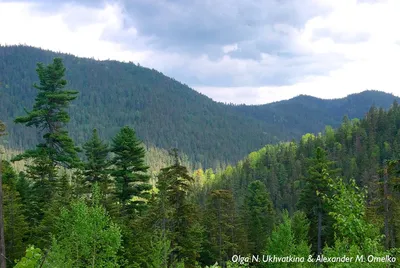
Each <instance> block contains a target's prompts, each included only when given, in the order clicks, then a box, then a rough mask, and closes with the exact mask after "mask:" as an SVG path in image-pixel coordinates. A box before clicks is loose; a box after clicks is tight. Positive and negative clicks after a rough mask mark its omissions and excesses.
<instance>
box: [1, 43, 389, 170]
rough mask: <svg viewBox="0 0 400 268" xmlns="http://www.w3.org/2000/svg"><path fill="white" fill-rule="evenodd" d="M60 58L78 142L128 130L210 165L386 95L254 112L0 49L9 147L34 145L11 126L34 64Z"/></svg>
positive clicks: (80, 61) (119, 66) (140, 78)
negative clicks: (73, 95)
mask: <svg viewBox="0 0 400 268" xmlns="http://www.w3.org/2000/svg"><path fill="white" fill-rule="evenodd" d="M54 57H61V58H63V60H64V63H65V66H66V68H67V80H68V82H69V84H68V87H69V88H71V89H75V90H78V91H79V92H80V94H79V97H78V99H77V100H76V101H74V102H73V106H72V107H71V109H70V111H69V112H70V115H71V122H70V124H69V129H70V130H73V131H71V133H72V137H73V138H74V139H75V141H76V142H77V143H78V144H82V143H83V141H85V140H86V139H87V137H88V135H89V134H90V133H91V130H92V128H94V127H96V128H98V129H99V132H100V134H101V135H102V136H103V137H105V138H110V137H111V136H113V135H114V134H115V133H116V132H117V130H118V129H119V128H120V127H122V126H124V125H131V126H133V127H134V128H135V129H136V131H137V133H138V136H139V137H140V138H141V139H142V140H143V141H144V142H145V143H146V144H148V145H150V146H156V147H160V148H170V147H174V146H177V147H178V148H179V149H180V150H181V151H183V152H184V153H186V154H187V155H188V156H189V158H190V160H191V161H196V162H201V163H202V164H203V165H204V166H206V167H207V166H217V165H219V161H222V162H225V161H228V162H234V161H237V160H239V159H241V158H242V157H243V156H244V155H246V154H247V153H249V152H251V151H253V150H255V149H257V148H260V147H261V146H263V145H265V144H267V143H274V142H277V141H279V140H289V139H292V138H299V137H300V136H301V135H302V134H303V133H305V132H317V131H320V130H321V129H322V128H323V126H325V125H327V124H330V125H333V126H337V125H339V124H340V122H341V119H342V117H343V115H344V114H346V113H347V114H349V116H350V117H359V116H362V115H363V114H364V113H366V112H367V111H368V109H369V107H370V106H371V105H372V104H375V105H376V106H380V107H384V108H388V107H389V106H390V104H391V103H392V102H393V100H394V99H395V97H394V96H392V95H389V94H385V93H381V92H364V93H361V94H358V95H352V96H349V97H348V98H345V99H341V100H320V99H316V98H312V97H307V96H299V97H297V98H294V99H292V100H288V101H282V102H277V103H273V104H267V105H260V106H243V105H241V106H236V105H235V106H232V105H225V104H221V103H217V102H215V101H213V100H211V99H210V98H208V97H206V96H204V95H202V94H200V93H198V92H196V91H194V90H192V89H191V88H189V87H188V86H186V85H183V84H181V83H179V82H178V81H176V80H174V79H172V78H169V77H166V76H164V75H163V74H162V73H160V72H158V71H156V70H151V69H148V68H144V67H140V66H136V65H135V64H133V63H121V62H116V61H96V60H93V59H84V58H78V57H75V56H72V55H67V54H60V53H55V52H51V51H45V50H41V49H37V48H33V47H26V46H11V47H0V83H1V84H0V119H1V120H3V121H5V122H6V123H7V125H8V131H9V134H10V135H9V136H8V142H9V146H10V147H11V148H16V149H19V148H27V147H29V146H32V145H33V144H35V143H36V142H37V134H36V133H35V132H34V130H33V129H32V130H26V128H24V127H21V126H15V125H14V124H13V123H12V120H13V119H14V118H15V117H16V116H17V115H21V114H23V112H24V107H26V108H28V109H30V108H31V106H32V103H33V101H34V98H35V95H36V90H35V89H34V88H33V87H32V84H33V83H34V82H36V81H37V74H36V72H35V68H36V63H37V62H44V63H49V62H50V61H51V60H52V59H53V58H54Z"/></svg>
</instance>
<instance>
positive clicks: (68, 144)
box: [15, 58, 80, 176]
mask: <svg viewBox="0 0 400 268" xmlns="http://www.w3.org/2000/svg"><path fill="white" fill-rule="evenodd" d="M36 72H37V74H38V76H39V80H40V83H39V84H36V83H35V84H34V88H35V89H37V90H38V93H37V96H36V99H35V104H34V105H33V109H32V111H27V110H25V111H26V113H27V115H26V116H20V117H17V118H16V119H15V123H19V124H24V125H26V126H27V127H31V126H34V127H35V128H36V129H37V130H38V131H40V132H43V133H44V134H43V139H44V142H42V143H39V144H38V145H37V149H35V150H28V151H26V152H25V153H23V154H21V155H19V156H17V157H16V158H15V160H21V159H24V158H38V157H39V156H40V157H47V158H48V159H49V161H50V163H51V164H52V165H53V166H54V167H55V166H57V165H59V166H65V167H76V166H77V165H78V164H79V162H80V160H79V158H78V155H77V151H79V149H78V148H77V147H75V145H74V142H73V141H72V139H71V138H70V137H69V136H68V132H67V131H66V130H65V124H66V123H68V122H69V120H70V118H69V115H68V113H67V109H68V107H69V104H70V102H71V101H72V100H74V99H75V98H76V95H77V94H78V92H77V91H72V90H65V89H64V87H65V86H66V84H67V81H66V80H65V79H64V76H65V67H64V65H63V63H62V60H61V59H60V58H56V59H54V61H53V63H52V64H49V65H48V66H45V65H44V64H42V63H38V65H37V69H36ZM51 176H53V175H51Z"/></svg>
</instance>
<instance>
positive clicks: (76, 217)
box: [46, 190, 121, 268]
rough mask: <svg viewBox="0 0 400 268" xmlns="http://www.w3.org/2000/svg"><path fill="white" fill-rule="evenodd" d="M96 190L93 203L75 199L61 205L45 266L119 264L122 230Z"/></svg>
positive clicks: (110, 265)
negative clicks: (100, 202)
mask: <svg viewBox="0 0 400 268" xmlns="http://www.w3.org/2000/svg"><path fill="white" fill-rule="evenodd" d="M98 196H99V194H98V192H97V193H96V190H95V191H94V198H93V204H92V205H91V206H88V205H87V204H85V202H84V201H82V200H80V201H76V202H74V203H72V205H71V209H65V208H64V209H62V211H61V215H60V217H59V219H58V220H57V223H56V231H55V235H54V239H53V243H52V246H51V251H50V252H49V254H48V257H47V260H46V267H54V268H55V267H65V268H67V267H77V268H78V267H99V268H101V267H110V268H111V267H119V265H118V261H119V257H118V255H117V253H118V250H119V249H120V247H121V231H120V229H119V227H117V226H116V225H115V224H114V223H112V222H111V221H110V218H109V216H108V215H107V213H106V211H105V210H104V208H102V207H101V206H100V205H99V203H98V202H99V201H98Z"/></svg>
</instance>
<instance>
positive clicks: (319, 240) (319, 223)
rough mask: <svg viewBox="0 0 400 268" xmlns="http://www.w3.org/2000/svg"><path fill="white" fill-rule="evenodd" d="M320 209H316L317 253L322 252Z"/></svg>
mask: <svg viewBox="0 0 400 268" xmlns="http://www.w3.org/2000/svg"><path fill="white" fill-rule="evenodd" d="M321 236H322V211H321V210H319V211H318V237H317V253H318V255H320V254H321V252H322V241H321V240H322V239H321Z"/></svg>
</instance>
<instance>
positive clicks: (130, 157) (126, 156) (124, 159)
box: [111, 126, 152, 216]
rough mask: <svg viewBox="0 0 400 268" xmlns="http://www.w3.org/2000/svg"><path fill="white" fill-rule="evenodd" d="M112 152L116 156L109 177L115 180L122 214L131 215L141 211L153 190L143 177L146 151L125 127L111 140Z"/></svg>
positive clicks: (147, 178) (147, 179) (128, 128)
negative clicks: (150, 191)
mask: <svg viewBox="0 0 400 268" xmlns="http://www.w3.org/2000/svg"><path fill="white" fill-rule="evenodd" d="M111 151H112V152H113V153H114V154H115V155H114V157H113V159H112V164H113V165H114V168H113V170H112V172H111V175H112V176H113V177H114V178H115V181H116V197H117V198H118V200H119V201H120V203H121V204H122V208H121V215H122V216H127V215H131V216H132V215H133V213H134V212H136V211H140V210H142V209H143V206H144V204H145V203H146V200H147V199H148V198H149V196H150V194H149V192H148V191H149V190H150V189H151V188H152V186H151V185H150V184H149V183H148V181H149V178H150V177H149V176H148V175H147V174H146V172H147V170H148V168H149V167H148V166H146V164H145V162H144V157H145V149H144V148H143V146H142V144H141V142H140V141H139V140H138V139H137V137H136V133H135V131H134V130H133V129H132V128H130V127H128V126H126V127H123V128H122V129H121V130H120V131H119V132H118V133H117V135H116V136H115V137H114V139H113V140H112V146H111ZM133 198H135V200H132V199H133Z"/></svg>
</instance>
